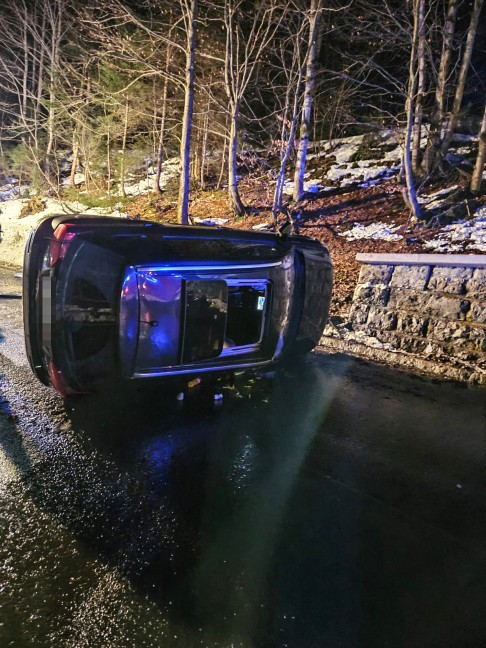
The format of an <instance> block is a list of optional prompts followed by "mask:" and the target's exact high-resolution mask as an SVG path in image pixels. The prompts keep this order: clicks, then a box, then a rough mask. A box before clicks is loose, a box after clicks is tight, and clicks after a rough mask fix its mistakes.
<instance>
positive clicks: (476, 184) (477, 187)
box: [471, 103, 486, 194]
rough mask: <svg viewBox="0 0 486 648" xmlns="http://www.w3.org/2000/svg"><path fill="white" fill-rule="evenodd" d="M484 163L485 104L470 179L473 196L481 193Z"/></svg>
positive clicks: (485, 148)
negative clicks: (474, 162) (476, 153)
mask: <svg viewBox="0 0 486 648" xmlns="http://www.w3.org/2000/svg"><path fill="white" fill-rule="evenodd" d="M485 162H486V103H485V106H484V114H483V120H482V122H481V129H480V132H479V145H478V155H477V157H476V164H475V165H474V171H473V174H472V177H471V191H472V193H474V194H479V193H481V190H482V186H483V173H484V164H485Z"/></svg>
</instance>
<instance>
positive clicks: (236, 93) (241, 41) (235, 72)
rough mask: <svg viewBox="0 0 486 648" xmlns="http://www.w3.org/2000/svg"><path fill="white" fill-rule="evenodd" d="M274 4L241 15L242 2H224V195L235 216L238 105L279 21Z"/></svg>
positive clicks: (266, 1)
mask: <svg viewBox="0 0 486 648" xmlns="http://www.w3.org/2000/svg"><path fill="white" fill-rule="evenodd" d="M278 5H279V3H278V2H276V0H257V2H256V3H255V5H254V6H253V7H252V8H251V13H245V11H244V2H243V0H224V7H223V8H224V27H225V32H226V51H225V60H224V85H225V91H226V95H227V98H228V104H229V121H230V132H229V145H228V148H229V151H228V195H229V201H230V205H231V208H232V209H233V211H234V212H235V214H236V215H237V216H242V215H243V214H244V213H245V206H244V204H243V201H242V200H241V197H240V194H239V191H238V178H237V156H238V131H239V121H240V109H241V102H242V99H243V97H244V95H245V92H246V90H247V88H248V85H249V83H250V80H251V78H252V77H253V74H254V72H255V69H256V66H257V65H258V63H260V62H261V59H262V56H263V53H264V51H265V49H266V48H267V46H268V45H269V43H270V42H271V41H272V38H273V36H274V34H275V32H276V30H277V29H278V26H279V23H280V21H281V19H282V12H281V11H279V6H278Z"/></svg>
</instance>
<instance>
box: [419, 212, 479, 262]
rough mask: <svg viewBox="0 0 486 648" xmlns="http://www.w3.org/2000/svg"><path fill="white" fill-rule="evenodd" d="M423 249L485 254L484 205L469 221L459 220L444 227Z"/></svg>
mask: <svg viewBox="0 0 486 648" xmlns="http://www.w3.org/2000/svg"><path fill="white" fill-rule="evenodd" d="M425 247H426V248H427V249H428V250H434V251H435V252H463V251H464V249H465V248H467V250H477V251H478V252H486V205H485V206H483V207H480V208H479V209H478V210H477V211H476V212H475V214H474V217H473V218H472V219H471V220H465V219H463V220H460V221H457V222H455V223H452V224H451V225H447V226H446V227H444V228H443V229H442V230H441V232H440V233H439V234H438V236H437V237H436V238H434V239H432V240H431V241H427V243H426V244H425Z"/></svg>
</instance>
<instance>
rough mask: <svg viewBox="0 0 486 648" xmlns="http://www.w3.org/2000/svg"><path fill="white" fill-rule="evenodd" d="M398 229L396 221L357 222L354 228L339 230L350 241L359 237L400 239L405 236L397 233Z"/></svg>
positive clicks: (388, 239)
mask: <svg viewBox="0 0 486 648" xmlns="http://www.w3.org/2000/svg"><path fill="white" fill-rule="evenodd" d="M398 229H399V226H398V225H395V224H394V223H390V224H387V223H371V225H363V224H362V223H355V224H354V227H353V228H352V229H349V230H345V231H344V232H339V234H340V236H344V238H347V239H348V241H356V240H358V239H374V240H381V241H400V240H401V239H402V238H403V236H402V235H401V234H395V232H396V231H397V230H398Z"/></svg>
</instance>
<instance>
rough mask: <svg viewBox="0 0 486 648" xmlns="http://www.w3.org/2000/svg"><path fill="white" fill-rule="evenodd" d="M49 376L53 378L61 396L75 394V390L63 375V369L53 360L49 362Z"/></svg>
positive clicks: (53, 382) (54, 385)
mask: <svg viewBox="0 0 486 648" xmlns="http://www.w3.org/2000/svg"><path fill="white" fill-rule="evenodd" d="M49 377H50V379H51V383H52V386H53V387H54V389H56V390H57V391H58V392H59V393H60V394H61V396H69V395H71V394H74V391H73V390H72V389H71V388H70V387H69V386H68V385H67V383H66V381H65V380H64V376H63V375H62V371H61V370H60V369H58V368H57V367H56V365H55V364H54V362H53V361H52V360H51V361H50V362H49Z"/></svg>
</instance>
